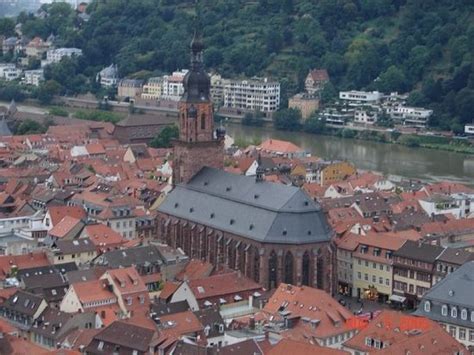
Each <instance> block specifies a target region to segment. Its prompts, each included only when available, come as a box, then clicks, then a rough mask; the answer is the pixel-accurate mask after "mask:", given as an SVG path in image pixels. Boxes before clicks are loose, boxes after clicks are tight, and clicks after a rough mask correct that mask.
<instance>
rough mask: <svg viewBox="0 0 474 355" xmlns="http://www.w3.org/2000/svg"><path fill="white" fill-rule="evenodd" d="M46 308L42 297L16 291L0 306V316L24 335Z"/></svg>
mask: <svg viewBox="0 0 474 355" xmlns="http://www.w3.org/2000/svg"><path fill="white" fill-rule="evenodd" d="M47 306H48V303H47V302H46V301H45V300H44V298H43V297H41V296H39V295H34V294H32V293H29V292H26V291H22V290H18V291H17V292H15V293H14V294H13V295H11V296H10V297H8V299H7V300H5V302H3V303H2V304H1V305H0V316H1V317H2V318H5V319H7V320H8V321H9V322H10V323H11V324H12V325H14V326H15V327H16V328H18V329H20V330H21V331H23V332H25V333H26V332H27V331H28V330H29V329H30V327H31V326H32V325H33V322H34V321H35V320H36V319H37V318H38V317H39V316H40V315H41V313H42V312H43V311H44V310H45V309H46V307H47Z"/></svg>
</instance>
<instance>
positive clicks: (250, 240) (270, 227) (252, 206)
mask: <svg viewBox="0 0 474 355" xmlns="http://www.w3.org/2000/svg"><path fill="white" fill-rule="evenodd" d="M203 50H204V46H203V42H202V38H201V36H200V35H199V34H195V36H194V38H193V41H192V42H191V69H190V71H189V72H188V73H187V74H186V76H185V78H184V94H183V97H182V98H181V100H180V102H179V138H178V139H177V140H176V141H175V142H174V152H173V159H174V160H173V183H174V185H175V186H174V189H173V190H172V191H171V192H170V193H169V194H168V196H167V198H166V199H165V201H164V202H163V203H162V204H161V206H160V207H159V209H158V233H159V239H160V240H161V241H162V242H165V243H167V244H169V245H171V246H173V247H180V248H182V249H183V250H184V252H185V253H186V254H187V255H189V256H190V257H192V258H197V259H201V260H207V261H209V262H210V263H212V264H213V265H215V266H216V267H218V268H228V269H233V270H239V271H240V272H242V273H243V274H245V275H246V276H247V277H250V278H252V279H253V280H255V281H256V282H259V283H260V284H262V285H263V286H264V287H266V288H268V289H271V288H275V287H277V286H278V285H279V284H280V283H281V282H285V283H290V284H293V285H308V286H312V287H318V288H322V289H325V290H326V291H328V292H330V293H333V291H334V283H333V280H334V276H335V275H334V270H335V268H334V265H333V263H334V260H335V255H334V253H335V250H334V249H333V248H332V246H331V237H332V235H333V231H332V230H331V228H330V226H329V224H328V223H327V221H326V219H325V216H324V214H323V211H322V209H321V207H320V206H319V204H317V203H316V202H314V201H313V200H312V199H311V198H310V197H309V196H308V195H306V193H305V192H304V191H303V190H301V189H299V188H297V187H290V186H284V185H280V184H275V183H271V182H266V181H265V179H264V175H263V174H264V172H263V171H261V170H258V169H257V175H256V177H248V176H241V175H235V174H231V173H227V172H225V171H224V136H225V131H224V130H223V129H221V128H218V129H214V118H213V105H212V101H211V97H210V79H209V76H208V74H207V73H206V71H205V70H204V66H203Z"/></svg>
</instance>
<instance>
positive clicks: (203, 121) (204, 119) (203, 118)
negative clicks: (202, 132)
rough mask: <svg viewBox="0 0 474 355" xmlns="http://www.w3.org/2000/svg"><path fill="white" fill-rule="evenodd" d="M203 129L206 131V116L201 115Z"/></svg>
mask: <svg viewBox="0 0 474 355" xmlns="http://www.w3.org/2000/svg"><path fill="white" fill-rule="evenodd" d="M201 129H206V115H205V114H202V115H201Z"/></svg>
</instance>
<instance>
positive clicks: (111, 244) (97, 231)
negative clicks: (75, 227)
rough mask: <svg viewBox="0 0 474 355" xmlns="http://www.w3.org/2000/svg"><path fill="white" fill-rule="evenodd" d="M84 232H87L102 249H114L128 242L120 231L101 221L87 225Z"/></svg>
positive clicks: (92, 240)
mask: <svg viewBox="0 0 474 355" xmlns="http://www.w3.org/2000/svg"><path fill="white" fill-rule="evenodd" d="M83 234H86V235H87V236H88V237H89V239H90V240H91V242H92V243H93V244H94V245H95V246H96V247H97V248H98V249H100V250H101V251H106V250H110V249H114V248H117V247H120V246H121V245H123V244H125V243H126V240H125V239H124V238H122V236H121V235H120V234H119V233H117V232H116V231H114V230H113V229H112V228H110V227H108V226H106V225H105V224H101V223H97V224H89V225H87V226H85V227H84V231H83Z"/></svg>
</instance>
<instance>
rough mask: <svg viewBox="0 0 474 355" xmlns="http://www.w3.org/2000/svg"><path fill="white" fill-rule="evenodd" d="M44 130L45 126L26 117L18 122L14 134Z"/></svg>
mask: <svg viewBox="0 0 474 355" xmlns="http://www.w3.org/2000/svg"><path fill="white" fill-rule="evenodd" d="M44 132H46V128H45V127H44V126H42V125H41V124H40V123H38V122H36V121H33V120H31V119H26V120H24V121H23V122H21V123H20V125H19V126H18V128H17V129H16V132H15V134H18V135H24V134H32V133H44Z"/></svg>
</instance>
